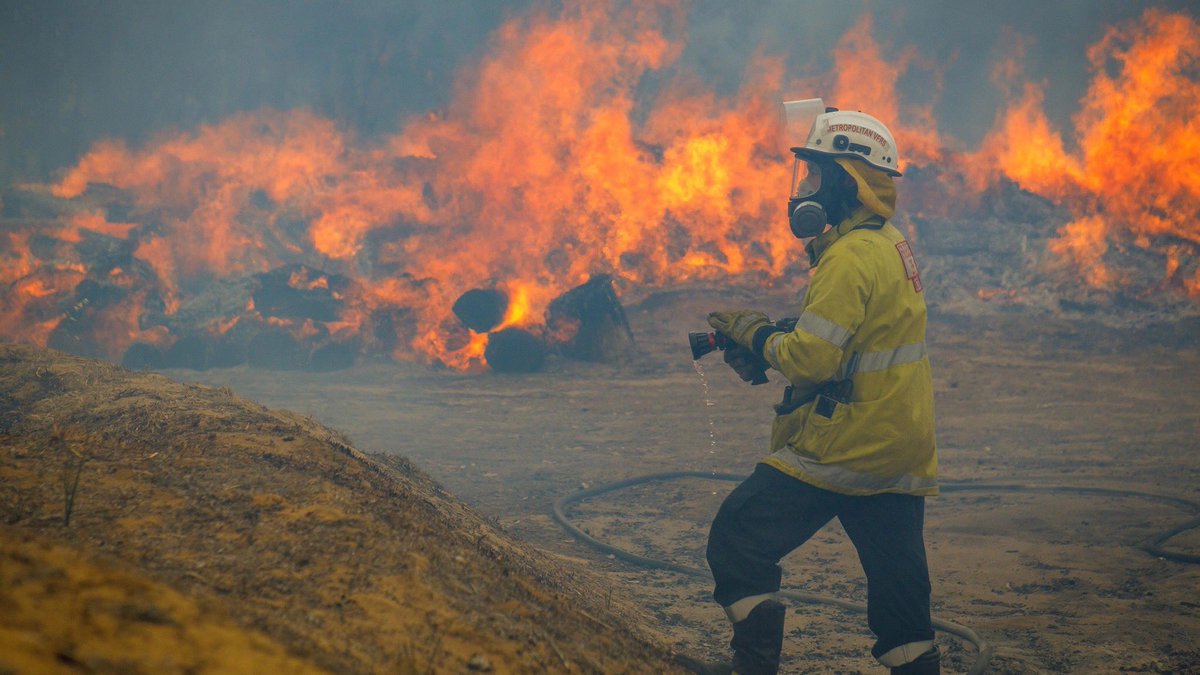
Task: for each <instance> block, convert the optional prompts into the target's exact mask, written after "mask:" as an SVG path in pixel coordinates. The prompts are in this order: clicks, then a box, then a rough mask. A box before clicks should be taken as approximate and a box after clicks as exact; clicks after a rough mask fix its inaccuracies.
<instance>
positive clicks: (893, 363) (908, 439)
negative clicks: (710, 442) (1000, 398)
mask: <svg viewBox="0 0 1200 675" xmlns="http://www.w3.org/2000/svg"><path fill="white" fill-rule="evenodd" d="M809 253H810V257H812V258H813V265H814V266H815V270H814V272H813V276H812V280H811V282H810V283H809V287H808V292H807V294H806V295H805V297H804V301H803V306H802V308H801V309H802V312H801V314H800V318H799V320H798V322H797V323H796V327H795V329H794V330H793V331H792V332H790V333H776V334H774V335H771V336H770V337H768V338H767V340H766V342H765V343H764V345H763V356H764V358H766V360H767V361H768V362H769V363H770V364H771V366H772V367H774V368H775V369H777V370H779V371H780V372H781V373H783V374H784V375H785V376H786V377H787V379H788V380H789V381H790V382H791V383H792V386H793V388H794V389H795V393H794V394H793V395H794V396H795V397H796V398H801V397H803V396H804V395H806V394H809V393H811V392H814V391H816V389H817V388H818V387H819V386H820V385H821V384H822V383H825V382H828V381H830V380H835V379H842V378H844V377H845V376H846V374H847V370H849V369H850V368H849V366H850V364H851V363H853V364H854V367H853V371H854V372H853V373H852V375H851V381H852V382H853V390H852V394H851V396H850V400H849V402H848V403H838V404H837V405H836V406H834V408H833V411H832V414H831V415H830V416H829V417H825V416H823V415H821V414H820V413H818V412H816V411H815V410H814V409H815V408H816V407H817V405H818V402H817V401H811V402H808V403H806V404H804V405H802V406H800V407H799V408H797V409H796V410H794V411H792V412H789V413H786V414H782V415H779V416H778V417H776V418H775V422H774V425H773V426H772V429H771V454H770V456H768V457H767V458H766V459H764V460H763V462H764V463H766V464H769V465H771V466H773V467H775V468H777V469H779V470H781V471H783V472H785V473H788V474H790V475H792V476H794V477H796V478H798V479H800V480H802V481H804V482H806V483H810V484H812V485H816V486H817V487H821V488H825V489H828V490H833V491H835V492H840V493H843V494H851V495H867V494H878V493H883V492H898V493H904V494H912V495H934V494H937V491H938V488H937V448H936V443H935V440H934V427H933V383H932V377H931V374H930V369H929V357H928V356H927V355H926V352H925V320H926V316H925V299H924V295H923V293H922V289H921V279H920V275H919V273H918V272H917V269H916V263H915V262H914V261H913V258H912V252H911V250H909V247H908V243H907V242H906V241H905V240H904V237H903V236H902V235H901V234H900V232H899V231H898V230H897V229H896V228H895V227H893V226H892V225H891V223H889V222H885V221H883V219H882V218H881V217H879V216H876V215H874V214H872V213H870V212H869V211H866V210H865V209H861V208H860V209H859V211H857V212H855V214H853V215H852V216H851V217H850V218H848V219H847V220H846V221H844V222H843V223H841V224H840V225H839V226H838V227H837V228H834V229H831V230H829V231H828V232H826V233H825V234H823V235H821V236H820V237H818V238H817V239H815V240H813V241H812V242H811V243H810V245H809ZM826 403H828V402H826ZM825 409H826V410H828V406H826V408H825Z"/></svg>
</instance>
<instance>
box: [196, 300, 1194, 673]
mask: <svg viewBox="0 0 1200 675" xmlns="http://www.w3.org/2000/svg"><path fill="white" fill-rule="evenodd" d="M972 302H981V301H976V300H972V299H970V298H966V299H963V300H962V302H961V303H960V305H959V306H957V307H956V309H957V310H959V311H958V312H957V313H956V314H955V315H953V316H951V315H942V316H940V318H937V319H935V321H934V322H933V323H932V324H931V327H930V336H929V341H930V351H931V355H932V358H933V361H934V367H935V385H936V392H937V397H938V401H937V402H938V424H939V439H940V443H941V462H942V470H943V474H944V476H945V477H947V478H950V479H957V480H967V481H991V482H1005V483H1018V484H1028V485H1035V486H1041V487H1055V486H1098V487H1109V488H1123V489H1131V490H1137V491H1141V492H1147V493H1154V494H1161V495H1167V496H1171V497H1176V498H1179V499H1182V500H1187V501H1190V502H1197V501H1200V492H1198V490H1197V488H1198V486H1200V460H1198V459H1197V457H1200V378H1198V377H1197V375H1196V374H1197V373H1198V372H1200V349H1198V347H1197V344H1198V342H1197V336H1196V335H1195V331H1194V323H1193V324H1186V325H1172V324H1169V323H1164V324H1160V325H1154V326H1148V327H1147V326H1141V327H1138V326H1133V327H1127V328H1123V329H1121V330H1112V329H1108V328H1105V327H1104V326H1103V325H1102V324H1100V323H1099V322H1086V321H1079V320H1071V321H1068V320H1066V319H1056V318H1053V317H1051V318H1047V317H1046V316H1044V315H1042V316H1028V315H1025V314H1021V313H1016V312H1014V313H1006V312H1004V311H1000V312H996V311H986V312H985V311H980V312H978V313H977V314H976V313H971V312H964V311H962V310H964V309H969V305H970V303H972ZM720 306H730V307H738V306H759V307H762V308H764V309H766V310H768V311H772V312H773V314H774V315H777V316H780V315H785V314H786V313H787V312H788V311H789V309H790V308H791V307H793V306H794V305H793V303H792V299H791V298H789V297H786V296H783V295H779V294H776V295H769V294H768V295H763V294H762V293H760V292H758V291H751V290H736V289H735V290H720V291H718V290H716V289H704V288H694V289H689V290H681V291H678V292H668V293H659V294H656V295H652V296H650V297H647V298H643V299H641V300H639V301H637V302H630V303H628V310H629V315H630V321H631V323H632V325H633V328H634V331H635V334H636V337H637V339H638V345H639V348H638V351H637V353H635V354H631V355H630V357H629V359H628V361H627V362H625V363H621V364H616V365H596V364H580V363H574V362H567V361H561V360H556V361H553V362H552V363H551V364H550V367H549V368H548V370H547V371H546V372H542V373H537V374H532V375H521V376H517V375H505V376H501V375H493V374H482V375H478V374H475V375H472V374H458V373H447V372H431V371H429V370H427V369H424V368H422V367H419V366H410V365H394V364H378V365H373V364H363V365H360V366H358V367H356V368H355V369H353V370H351V371H346V372H343V373H338V374H335V375H333V376H329V375H321V376H317V375H309V374H303V373H263V372H261V371H250V370H245V369H233V370H226V371H210V372H207V373H177V375H178V376H180V377H189V378H191V379H194V380H197V381H204V382H208V383H210V384H215V385H228V386H231V387H233V388H234V389H235V390H237V391H238V392H239V393H241V394H243V395H246V396H250V397H252V398H254V399H257V400H260V401H264V402H268V403H269V404H270V405H277V406H285V407H288V408H290V409H293V410H296V411H298V412H300V413H302V414H305V415H311V416H312V417H314V418H315V419H319V420H321V421H322V422H325V423H328V424H331V425H333V426H335V427H336V428H338V429H340V430H341V431H343V432H344V433H346V434H347V436H348V437H349V438H350V439H352V440H353V441H354V442H355V444H356V445H357V446H358V447H362V448H365V449H368V450H371V451H379V452H389V453H396V454H399V455H402V456H405V457H409V458H411V459H412V460H413V461H414V463H416V464H417V465H418V466H420V467H422V468H423V469H425V470H427V471H428V472H429V473H430V474H431V475H432V476H433V477H434V478H435V479H437V480H438V481H439V482H441V483H442V484H444V485H445V486H446V488H447V489H448V490H449V491H450V492H452V493H453V494H455V495H457V496H460V497H462V498H464V499H466V500H467V501H468V502H469V503H471V504H473V505H475V506H476V507H478V508H479V509H480V510H481V511H482V512H483V513H485V514H487V515H489V516H491V517H494V518H496V519H498V521H499V522H500V524H502V525H503V526H504V528H505V529H507V530H508V531H509V532H511V533H512V534H513V535H515V536H517V537H519V538H521V539H524V540H526V541H529V542H532V543H534V544H535V545H536V546H538V547H540V548H541V549H543V550H544V551H546V552H547V553H549V554H552V555H556V556H561V557H567V558H572V559H578V560H582V561H586V563H587V564H588V565H589V566H591V567H592V568H594V569H597V570H600V571H601V572H603V573H604V574H605V576H606V578H607V580H608V581H609V583H611V585H612V588H613V591H612V596H613V597H614V598H618V599H619V598H628V599H630V600H631V601H632V602H634V603H637V604H640V605H642V606H644V607H645V608H647V609H648V610H649V611H651V612H652V613H653V615H654V617H655V618H656V620H657V622H658V625H659V627H660V628H661V630H663V631H664V632H666V633H667V634H668V636H669V638H670V639H671V640H672V641H673V642H674V643H675V645H676V646H677V647H678V648H680V649H683V650H688V651H691V652H694V653H698V654H707V655H712V656H717V655H720V654H722V653H723V652H724V645H725V643H726V642H727V640H728V635H727V627H726V625H725V623H724V618H723V615H722V613H721V611H720V610H719V609H718V608H717V607H715V606H714V605H713V604H712V603H711V601H710V600H709V597H708V593H709V591H710V588H709V585H708V583H707V582H706V581H704V580H702V579H700V580H697V579H692V578H688V577H680V576H679V575H676V574H672V573H667V572H652V571H645V570H639V569H635V568H631V567H629V566H628V565H626V564H625V563H622V562H621V561H619V560H613V559H609V558H608V557H606V556H604V555H602V554H598V553H596V552H594V551H593V550H591V549H589V548H586V547H584V546H582V545H580V544H579V543H577V542H575V541H574V540H572V539H571V538H570V537H568V536H567V535H565V534H564V533H563V531H562V530H561V529H560V528H558V527H557V526H556V525H555V524H554V523H553V521H552V520H551V518H550V516H549V512H550V508H551V505H552V504H553V502H554V500H555V499H557V498H559V497H561V496H562V495H565V494H569V493H572V492H573V491H576V490H578V489H580V488H581V487H582V486H589V485H597V484H601V483H607V482H610V481H614V480H618V479H623V478H628V477H631V476H638V475H643V474H648V473H655V472H662V471H677V470H699V471H717V472H731V473H748V472H749V471H750V469H751V468H752V466H753V464H754V462H755V461H756V460H757V459H758V458H759V457H760V455H761V453H762V452H763V449H764V446H765V443H766V434H767V430H768V424H769V419H770V415H771V413H770V407H769V406H770V404H771V403H773V402H774V401H775V399H777V397H778V396H779V392H780V389H781V386H782V385H780V384H779V383H778V382H777V381H776V382H773V383H772V384H770V385H766V386H763V387H756V388H750V387H748V386H746V385H744V384H742V383H740V382H738V381H737V380H736V379H735V377H734V376H733V375H732V373H730V372H729V371H728V370H727V369H725V367H724V366H723V365H721V364H720V362H719V358H716V357H709V359H710V360H709V361H706V362H705V363H704V364H703V366H704V368H703V372H704V374H703V376H702V375H698V374H697V372H696V371H695V370H694V369H693V367H692V364H691V362H690V359H689V357H688V355H687V351H686V349H687V347H686V342H685V338H684V335H685V333H686V331H688V330H695V329H699V328H702V327H703V326H704V320H703V317H704V315H705V313H706V311H707V310H709V309H712V308H714V307H720ZM731 487H732V485H731V484H730V483H724V482H715V481H701V480H688V481H679V482H673V483H666V484H658V485H649V486H645V487H641V488H631V489H629V490H626V491H622V492H619V493H613V494H610V495H606V496H604V497H601V498H597V499H595V500H592V501H589V502H586V503H583V504H581V505H579V506H578V507H576V508H574V509H572V514H573V516H574V517H575V518H576V520H577V522H579V523H580V524H581V525H582V526H583V527H584V528H585V529H586V530H587V531H589V532H591V533H592V534H594V535H597V536H602V537H605V538H606V539H608V540H610V541H611V542H613V543H616V544H620V545H622V546H625V547H626V548H628V549H630V550H634V551H636V552H638V553H642V554H645V555H650V556H653V557H659V558H667V559H672V560H676V561H678V562H682V563H686V564H690V565H701V566H702V565H703V547H704V537H705V533H706V531H707V527H708V523H709V522H710V520H711V518H712V515H713V513H714V512H715V510H716V508H717V505H718V504H719V503H720V500H721V498H722V497H723V495H724V494H725V493H726V492H728V490H729V489H731ZM1193 515H1194V514H1193V513H1190V512H1189V510H1188V509H1186V508H1181V507H1179V506H1175V505H1171V504H1169V503H1163V502H1159V501H1155V500H1152V499H1145V498H1136V497H1123V498H1122V497H1111V496H1086V495H1077V494H1055V493H1029V494H1019V493H1001V492H992V493H989V492H971V493H947V494H945V495H943V496H941V497H938V498H936V499H933V500H931V501H930V503H929V507H928V525H927V532H928V533H927V538H928V547H929V552H930V558H931V565H932V568H933V569H932V572H933V577H934V578H933V581H934V602H935V613H936V614H937V615H938V616H941V617H943V618H945V619H948V620H952V621H955V622H958V623H962V624H965V625H967V626H969V627H971V628H972V629H974V630H976V631H977V632H979V633H980V634H981V635H983V636H984V637H985V638H986V639H987V640H989V641H990V642H991V643H992V644H994V645H995V646H996V647H997V651H998V656H997V658H996V659H995V660H994V661H993V662H992V666H991V671H992V672H1014V673H1019V672H1037V671H1039V670H1040V671H1051V672H1120V671H1130V672H1200V647H1198V646H1197V645H1200V601H1198V600H1197V594H1196V589H1197V588H1200V566H1196V565H1187V564H1183V563H1178V562H1173V561H1169V560H1162V559H1157V558H1155V557H1153V556H1150V555H1148V554H1147V553H1145V552H1144V551H1142V550H1141V549H1139V548H1138V547H1137V544H1138V543H1139V542H1141V541H1143V540H1144V539H1146V538H1147V537H1149V536H1151V535H1152V534H1155V533H1157V532H1159V531H1162V530H1163V529H1165V528H1169V527H1171V526H1174V525H1176V524H1178V523H1180V522H1183V521H1186V520H1187V519H1189V518H1191V517H1192V516H1193ZM1169 543H1170V544H1171V546H1172V547H1174V548H1176V549H1179V550H1183V551H1190V552H1191V553H1200V534H1198V533H1197V532H1195V531H1191V532H1187V533H1184V534H1181V535H1180V536H1178V537H1175V538H1174V539H1172V540H1171V541H1170V542H1169ZM784 568H785V585H786V586H787V587H790V588H794V589H800V590H807V591H814V592H822V593H828V594H833V595H837V596H839V597H844V598H849V599H855V600H859V601H861V600H863V598H864V597H865V595H864V583H863V579H862V573H861V570H860V569H859V567H858V564H857V562H856V560H855V559H854V555H853V551H852V549H851V547H850V546H849V544H848V543H847V541H846V540H845V537H844V535H843V534H842V533H841V531H840V529H839V528H838V527H837V525H836V523H835V524H833V525H831V526H830V527H829V528H827V529H826V530H824V531H822V532H821V533H819V534H818V535H817V537H816V538H815V539H814V541H812V542H811V543H810V544H809V545H808V546H806V547H804V548H802V549H801V550H800V551H798V552H796V553H795V554H793V555H792V556H790V557H789V558H788V559H786V560H785V561H784ZM788 625H789V640H788V642H787V645H786V647H785V652H786V662H785V671H786V672H793V673H805V672H840V673H859V672H879V670H880V669H879V667H878V665H877V664H875V663H874V662H873V661H872V660H871V659H870V658H869V655H868V654H867V649H868V647H869V645H870V642H871V637H870V635H869V634H868V633H867V630H866V626H865V621H864V620H863V618H862V617H860V616H857V615H854V614H846V613H844V612H842V611H840V610H833V609H827V608H824V607H818V606H810V605H801V606H796V607H795V608H794V609H793V610H792V613H791V615H790V617H789V624H788ZM943 648H944V650H945V651H947V652H948V654H949V657H948V659H947V662H946V666H947V671H948V672H956V671H962V670H965V669H966V668H967V667H968V666H969V665H970V663H971V661H972V659H973V658H974V652H973V650H972V649H971V648H970V647H969V646H967V645H964V644H963V643H961V642H960V641H958V640H956V639H951V638H943Z"/></svg>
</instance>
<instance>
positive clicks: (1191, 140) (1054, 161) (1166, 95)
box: [985, 10, 1200, 295]
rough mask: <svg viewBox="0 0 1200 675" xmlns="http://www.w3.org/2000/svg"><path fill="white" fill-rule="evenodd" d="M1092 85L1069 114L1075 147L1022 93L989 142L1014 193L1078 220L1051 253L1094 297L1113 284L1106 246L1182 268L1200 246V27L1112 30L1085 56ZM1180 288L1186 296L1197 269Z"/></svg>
mask: <svg viewBox="0 0 1200 675" xmlns="http://www.w3.org/2000/svg"><path fill="white" fill-rule="evenodd" d="M1088 58H1089V60H1090V62H1091V66H1092V69H1093V71H1094V76H1093V79H1092V82H1091V86H1090V87H1089V89H1088V91H1087V94H1086V96H1085V97H1084V99H1083V101H1082V108H1081V109H1080V111H1079V112H1078V113H1077V114H1076V116H1075V120H1074V121H1075V129H1074V130H1073V137H1072V138H1070V139H1069V140H1070V141H1072V142H1073V144H1074V145H1075V147H1076V149H1075V150H1070V149H1068V140H1067V139H1064V138H1063V136H1062V134H1060V133H1059V132H1058V131H1056V130H1054V129H1053V128H1052V127H1051V125H1050V123H1049V121H1048V120H1047V119H1046V116H1045V114H1044V113H1043V112H1042V96H1043V93H1042V88H1041V86H1039V85H1036V84H1027V85H1025V86H1024V88H1023V89H1022V90H1021V94H1020V96H1019V97H1018V98H1017V99H1016V100H1015V101H1013V102H1012V104H1011V105H1010V107H1009V109H1008V110H1007V111H1006V112H1005V113H1004V114H1002V116H1001V117H1000V120H999V123H998V125H997V128H996V130H995V131H994V132H993V133H992V134H991V136H990V137H989V139H988V140H987V142H986V143H985V151H986V152H988V153H990V154H991V159H993V160H994V161H995V163H996V166H998V168H999V170H1000V171H1001V172H1003V174H1004V175H1005V176H1007V177H1008V178H1010V179H1012V180H1014V181H1016V182H1017V183H1018V184H1019V185H1020V186H1021V187H1023V188H1025V189H1027V190H1030V191H1032V192H1035V193H1037V194H1040V195H1043V196H1045V197H1048V198H1050V199H1052V200H1054V201H1056V202H1059V203H1062V204H1066V205H1068V206H1069V207H1070V208H1071V210H1072V211H1073V212H1074V213H1075V216H1076V219H1075V220H1074V221H1072V222H1071V223H1068V224H1067V225H1065V226H1063V227H1062V228H1061V229H1060V230H1059V232H1058V237H1057V238H1056V239H1055V240H1054V241H1053V242H1052V243H1051V250H1052V251H1053V252H1055V253H1058V254H1060V255H1062V256H1064V257H1065V258H1067V259H1069V260H1071V261H1073V262H1074V263H1076V264H1077V265H1078V267H1079V269H1080V270H1081V272H1082V273H1083V275H1084V276H1085V278H1086V279H1087V281H1088V282H1089V283H1090V284H1092V285H1094V286H1097V287H1101V288H1110V287H1113V286H1114V285H1117V284H1119V283H1121V279H1120V275H1119V274H1118V273H1117V272H1116V271H1114V270H1113V269H1111V268H1110V266H1109V265H1108V264H1106V262H1105V253H1106V252H1108V250H1109V249H1110V247H1113V246H1118V247H1124V246H1130V245H1132V246H1136V247H1139V248H1144V249H1145V248H1153V249H1154V250H1156V251H1159V252H1161V253H1162V254H1163V255H1164V257H1167V258H1169V259H1174V260H1175V262H1174V263H1170V262H1168V264H1167V272H1168V276H1172V275H1174V274H1175V273H1176V271H1177V270H1178V268H1179V265H1178V257H1179V255H1180V253H1179V251H1180V250H1181V249H1180V246H1179V245H1178V244H1176V243H1173V242H1180V243H1187V245H1188V246H1189V247H1190V248H1191V250H1192V251H1195V246H1196V245H1197V244H1200V220H1198V219H1197V217H1196V214H1197V213H1200V171H1198V170H1197V168H1196V160H1195V157H1196V153H1197V152H1198V151H1200V126H1198V125H1197V124H1196V113H1197V111H1200V81H1198V80H1197V77H1196V73H1197V67H1198V66H1200V25H1198V24H1197V22H1196V21H1195V20H1194V19H1192V18H1190V17H1188V16H1185V15H1182V14H1168V13H1166V12H1162V11H1159V10H1148V11H1147V12H1146V13H1145V14H1144V15H1143V16H1142V17H1141V19H1140V20H1138V21H1134V22H1130V23H1127V24H1124V25H1120V26H1114V27H1112V28H1110V29H1109V30H1108V32H1107V33H1106V34H1105V36H1104V38H1103V39H1101V40H1100V41H1099V42H1098V43H1096V44H1095V45H1093V46H1092V47H1091V49H1090V50H1089V51H1088ZM1195 274H1196V276H1194V277H1193V278H1191V279H1183V280H1181V285H1182V286H1183V287H1184V288H1185V289H1186V290H1187V291H1188V292H1189V293H1190V294H1192V295H1196V294H1197V293H1196V289H1197V288H1200V270H1198V271H1197V272H1196V273H1195Z"/></svg>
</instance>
